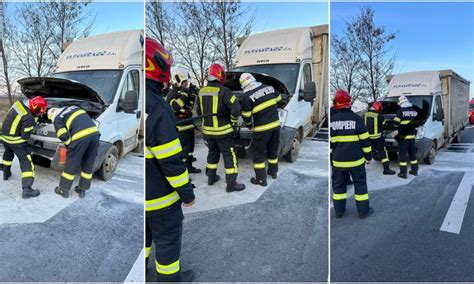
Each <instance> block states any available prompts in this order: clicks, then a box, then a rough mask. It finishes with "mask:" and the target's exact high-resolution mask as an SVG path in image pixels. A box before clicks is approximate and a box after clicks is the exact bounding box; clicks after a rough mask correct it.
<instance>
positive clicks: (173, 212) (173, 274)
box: [145, 203, 183, 282]
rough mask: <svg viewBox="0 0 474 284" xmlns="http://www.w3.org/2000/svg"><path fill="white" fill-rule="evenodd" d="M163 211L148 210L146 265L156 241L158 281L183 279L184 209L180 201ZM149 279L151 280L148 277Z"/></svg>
mask: <svg viewBox="0 0 474 284" xmlns="http://www.w3.org/2000/svg"><path fill="white" fill-rule="evenodd" d="M163 210H164V211H163V212H160V213H159V214H157V213H156V212H147V215H146V236H145V243H146V244H145V246H146V247H145V257H146V266H147V267H148V259H149V256H150V253H151V246H152V243H155V268H156V271H157V275H158V278H157V282H180V281H181V273H180V271H181V266H180V260H179V258H180V253H181V236H182V232H183V211H182V209H181V205H180V203H176V204H174V205H172V206H171V207H168V208H166V209H163ZM147 281H149V280H148V279H147Z"/></svg>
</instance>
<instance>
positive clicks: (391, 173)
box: [383, 172, 396, 175]
mask: <svg viewBox="0 0 474 284" xmlns="http://www.w3.org/2000/svg"><path fill="white" fill-rule="evenodd" d="M383 174H384V175H394V174H396V172H383Z"/></svg>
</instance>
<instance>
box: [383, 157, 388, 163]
mask: <svg viewBox="0 0 474 284" xmlns="http://www.w3.org/2000/svg"><path fill="white" fill-rule="evenodd" d="M386 162H390V160H389V159H388V158H384V159H382V163H386Z"/></svg>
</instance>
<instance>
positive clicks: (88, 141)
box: [59, 134, 100, 191]
mask: <svg viewBox="0 0 474 284" xmlns="http://www.w3.org/2000/svg"><path fill="white" fill-rule="evenodd" d="M99 140H100V135H99V134H93V135H90V136H86V137H84V138H81V139H79V140H77V141H73V142H71V144H69V146H68V148H67V157H66V165H65V167H64V170H63V173H62V174H61V180H60V181H59V188H60V189H62V190H64V191H69V190H70V189H71V187H72V183H73V182H74V178H75V175H76V173H78V172H79V171H80V172H81V178H80V180H79V188H80V189H82V190H87V189H89V188H90V187H91V181H92V171H93V169H94V162H95V159H96V157H97V152H98V150H99Z"/></svg>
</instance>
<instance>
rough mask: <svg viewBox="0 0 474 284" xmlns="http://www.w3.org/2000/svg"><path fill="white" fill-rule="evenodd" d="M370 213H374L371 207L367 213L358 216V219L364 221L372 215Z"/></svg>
mask: <svg viewBox="0 0 474 284" xmlns="http://www.w3.org/2000/svg"><path fill="white" fill-rule="evenodd" d="M372 213H374V209H373V208H372V207H370V208H369V211H367V212H366V213H364V214H359V219H365V218H367V217H369V216H370V215H372Z"/></svg>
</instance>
